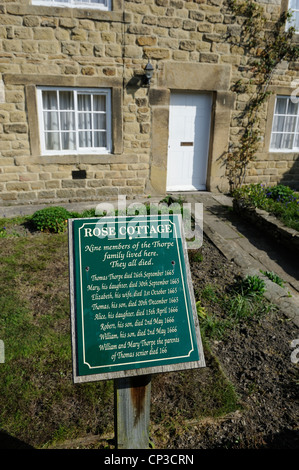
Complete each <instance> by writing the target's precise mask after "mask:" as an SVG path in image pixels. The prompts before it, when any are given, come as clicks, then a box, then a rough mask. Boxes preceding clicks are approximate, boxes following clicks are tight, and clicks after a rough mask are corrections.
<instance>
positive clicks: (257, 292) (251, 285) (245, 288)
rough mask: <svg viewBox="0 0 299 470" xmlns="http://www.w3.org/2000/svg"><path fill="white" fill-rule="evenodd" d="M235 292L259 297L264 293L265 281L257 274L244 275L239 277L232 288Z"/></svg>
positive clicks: (244, 295) (243, 295)
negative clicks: (241, 277) (242, 277)
mask: <svg viewBox="0 0 299 470" xmlns="http://www.w3.org/2000/svg"><path fill="white" fill-rule="evenodd" d="M234 290H235V292H236V293H237V294H240V295H241V296H242V297H254V296H257V297H260V296H262V295H263V294H264V292H265V290H266V287H265V282H264V281H263V279H261V278H260V277H259V276H257V275H254V276H246V277H245V278H244V279H241V280H240V281H239V282H238V283H237V285H236V286H235V288H234Z"/></svg>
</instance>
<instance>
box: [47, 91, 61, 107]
mask: <svg viewBox="0 0 299 470" xmlns="http://www.w3.org/2000/svg"><path fill="white" fill-rule="evenodd" d="M43 109H44V110H47V109H49V110H51V109H58V104H57V93H56V91H43Z"/></svg>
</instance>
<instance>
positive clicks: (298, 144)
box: [294, 134, 299, 148]
mask: <svg viewBox="0 0 299 470" xmlns="http://www.w3.org/2000/svg"><path fill="white" fill-rule="evenodd" d="M294 147H295V148H299V134H297V135H296V138H295V143H294Z"/></svg>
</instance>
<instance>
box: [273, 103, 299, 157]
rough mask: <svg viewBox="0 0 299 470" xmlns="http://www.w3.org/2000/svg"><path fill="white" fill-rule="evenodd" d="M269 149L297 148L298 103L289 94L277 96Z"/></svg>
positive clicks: (298, 145) (298, 143)
mask: <svg viewBox="0 0 299 470" xmlns="http://www.w3.org/2000/svg"><path fill="white" fill-rule="evenodd" d="M270 150H274V151H277V150H279V151H298V150H299V104H298V100H297V99H294V98H293V97H290V96H277V98H276V104H275V110H274V118H273V125H272V134H271V143H270Z"/></svg>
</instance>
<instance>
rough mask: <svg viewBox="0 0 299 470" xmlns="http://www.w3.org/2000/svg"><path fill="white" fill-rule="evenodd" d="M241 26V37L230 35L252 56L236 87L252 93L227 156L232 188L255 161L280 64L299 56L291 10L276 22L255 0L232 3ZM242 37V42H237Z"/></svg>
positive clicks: (232, 39)
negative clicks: (264, 112)
mask: <svg viewBox="0 0 299 470" xmlns="http://www.w3.org/2000/svg"><path fill="white" fill-rule="evenodd" d="M228 3H229V7H230V8H231V10H232V12H233V14H234V16H235V17H236V19H238V24H240V25H241V32H240V36H238V37H237V38H236V37H233V36H232V35H231V36H230V37H229V38H228V40H229V41H230V43H231V44H233V45H238V46H239V47H242V48H243V50H244V54H245V55H246V57H247V59H248V65H247V68H248V72H249V74H248V75H249V77H250V78H248V77H247V78H246V80H245V79H241V80H238V81H237V82H236V83H235V84H234V85H233V87H232V90H233V91H234V92H235V93H236V94H237V95H241V94H244V93H246V94H248V96H249V98H248V100H247V102H246V105H245V107H244V109H242V110H241V111H240V112H239V115H238V117H237V120H238V125H239V127H240V129H242V130H241V134H240V139H238V141H237V142H235V143H232V144H231V146H230V149H229V152H228V153H227V155H226V158H227V171H228V178H229V183H230V188H231V190H233V189H236V188H239V187H241V186H242V185H243V184H244V181H245V178H246V174H247V169H248V165H249V164H250V163H251V162H252V161H254V159H255V154H256V151H257V150H258V148H259V145H260V140H261V130H260V125H259V124H260V111H261V110H262V108H263V105H264V103H265V102H266V101H267V99H268V97H269V95H270V93H271V92H269V85H270V83H271V79H272V77H273V74H274V73H275V70H276V69H277V66H278V65H279V64H280V63H281V62H282V61H288V62H294V61H296V60H297V59H298V58H299V48H298V45H296V44H294V42H293V36H294V34H295V29H294V28H293V27H291V28H289V29H288V30H286V27H285V25H286V22H287V20H289V19H290V17H291V13H290V12H289V11H288V12H284V13H282V14H281V15H280V17H279V18H278V20H277V21H276V22H269V21H268V18H267V16H266V13H265V10H264V8H263V6H262V5H260V4H258V3H257V2H254V1H251V0H250V1H243V0H231V1H229V2H228ZM236 40H238V43H236Z"/></svg>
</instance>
